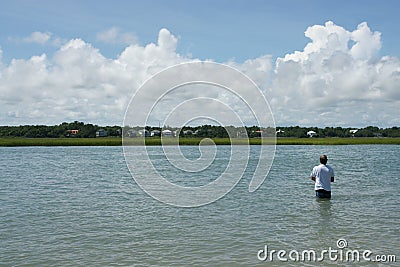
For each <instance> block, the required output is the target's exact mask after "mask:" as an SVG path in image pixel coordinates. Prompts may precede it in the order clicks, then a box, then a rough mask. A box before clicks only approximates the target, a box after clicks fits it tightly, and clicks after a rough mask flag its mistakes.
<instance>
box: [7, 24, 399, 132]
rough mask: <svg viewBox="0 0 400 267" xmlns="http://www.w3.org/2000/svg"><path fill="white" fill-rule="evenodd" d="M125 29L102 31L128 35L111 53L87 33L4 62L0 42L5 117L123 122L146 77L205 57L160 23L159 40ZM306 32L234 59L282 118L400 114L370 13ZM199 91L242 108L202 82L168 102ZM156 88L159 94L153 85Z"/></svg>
mask: <svg viewBox="0 0 400 267" xmlns="http://www.w3.org/2000/svg"><path fill="white" fill-rule="evenodd" d="M124 34H125V33H123V32H121V31H120V30H119V29H117V28H111V29H109V30H107V31H105V32H104V33H103V35H99V36H98V38H99V40H102V41H104V42H106V41H108V42H111V40H118V42H119V43H126V44H127V46H126V47H125V48H124V49H123V51H122V52H121V53H120V55H119V56H118V57H117V58H107V57H106V56H104V55H103V54H102V53H101V52H100V50H99V49H98V48H96V47H94V46H93V45H92V44H90V43H88V42H86V41H84V40H82V39H79V38H77V39H72V40H69V41H62V42H60V44H62V45H61V46H60V47H59V49H58V50H57V51H56V52H55V53H54V54H53V55H47V54H42V55H34V56H32V57H31V58H29V59H13V60H11V62H10V63H9V64H5V63H2V61H1V58H2V53H3V52H2V51H1V49H0V95H1V96H2V97H1V98H0V121H1V124H3V125H7V124H12V125H19V124H58V123H61V122H62V121H74V120H79V121H85V122H90V123H97V124H103V125H104V124H121V123H122V120H123V117H124V112H125V109H126V107H127V105H128V102H129V100H130V98H131V97H132V95H133V93H134V92H135V91H136V90H137V89H138V88H139V87H140V86H141V85H142V84H143V82H145V81H146V80H147V79H148V78H150V77H151V76H152V75H154V74H156V73H158V72H160V71H162V70H163V69H165V68H167V67H170V66H173V65H176V64H180V63H184V62H191V61H199V60H198V59H195V58H192V57H190V56H183V55H180V54H179V53H178V52H177V51H176V50H177V46H178V42H179V39H178V38H176V37H175V36H174V35H173V34H171V33H170V32H169V31H168V30H167V29H161V30H160V31H159V34H158V39H157V42H155V43H148V44H146V45H139V44H137V42H136V41H135V38H134V36H130V35H129V34H128V35H126V36H125V37H124ZM305 35H306V36H307V37H308V38H310V42H309V43H308V44H307V45H306V46H305V47H304V48H302V49H300V50H301V51H294V52H293V53H289V54H287V55H285V56H284V57H282V58H277V60H276V61H275V62H274V60H273V57H272V56H271V55H264V56H260V57H258V58H254V59H248V60H246V61H244V62H243V63H238V62H233V61H229V62H226V64H227V65H229V66H232V67H235V68H237V69H238V70H240V71H242V72H243V73H245V74H246V75H248V76H249V77H250V78H251V79H253V81H254V82H255V83H256V84H257V85H258V86H259V87H260V89H261V90H262V91H263V93H264V94H265V96H266V98H267V99H268V100H269V101H270V104H271V108H272V111H273V113H274V116H275V121H276V124H277V125H306V126H307V125H317V126H336V125H338V126H340V125H343V126H356V127H357V126H366V125H378V126H379V125H382V126H393V125H399V124H400V120H399V118H400V112H399V110H400V109H399V108H398V107H399V106H400V105H399V104H400V88H399V84H400V60H399V58H397V57H393V56H384V57H378V54H379V51H380V48H381V45H382V44H381V34H380V33H379V32H376V31H375V32H374V31H372V30H371V29H370V28H369V26H368V25H367V23H361V24H360V25H358V27H357V28H356V29H354V30H353V31H351V30H347V29H344V28H343V27H341V26H338V25H336V24H334V23H333V22H327V23H325V25H314V26H311V27H309V28H308V29H307V30H306V32H305ZM31 36H33V35H31ZM40 36H41V38H39V37H40ZM35 38H36V40H37V41H40V40H41V42H49V41H51V40H52V37H51V35H49V36H48V38H49V39H46V35H40V34H38V35H37V36H36V37H35ZM33 39H34V38H33ZM33 39H32V40H33ZM210 75H213V76H214V77H219V75H220V74H219V73H210ZM219 78H220V77H219ZM226 78H227V79H231V77H226ZM199 88H200V89H199ZM199 91H201V92H202V94H203V95H206V96H208V97H213V98H216V99H218V100H219V101H224V102H225V103H228V105H229V106H230V107H231V108H232V109H234V110H237V111H238V112H241V110H242V107H241V106H240V101H239V100H238V99H237V97H236V98H235V97H234V96H232V95H229V94H228V93H227V92H226V91H224V90H212V89H210V88H206V87H204V86H203V87H196V86H192V87H187V88H184V90H181V91H180V92H178V91H176V92H175V93H174V94H171V95H169V97H167V98H166V99H165V101H164V102H163V103H164V104H165V105H166V106H168V105H174V103H175V105H177V104H179V103H181V102H182V101H184V100H188V99H191V98H193V97H197V96H199V95H198V92H199ZM148 94H149V96H152V95H151V94H152V92H151V91H149V92H148ZM143 101H146V99H144V100H143ZM250 101H251V100H250ZM190 103H192V102H190ZM160 107H162V106H160ZM168 107H169V106H168ZM201 109H207V111H208V112H209V113H210V112H211V111H215V112H216V113H218V107H215V102H210V103H209V105H207V104H204V103H203V104H202V105H197V106H196V105H195V104H193V106H192V107H191V110H192V111H193V112H194V111H196V112H197V113H199V112H198V111H199V110H201ZM159 112H160V113H163V110H159Z"/></svg>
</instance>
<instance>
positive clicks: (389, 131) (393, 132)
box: [0, 121, 400, 138]
mask: <svg viewBox="0 0 400 267" xmlns="http://www.w3.org/2000/svg"><path fill="white" fill-rule="evenodd" d="M122 135H123V136H124V137H132V138H135V137H160V136H171V137H177V136H179V137H186V138H204V137H208V138H260V137H272V136H275V135H276V137H278V138H279V137H286V138H309V137H313V138H327V137H328V138H329V137H331V138H332V137H341V138H346V137H400V127H391V128H379V127H376V126H368V127H365V128H343V127H325V128H318V127H300V126H289V127H287V126H286V127H276V128H260V127H258V126H246V127H235V126H226V127H222V126H215V125H202V126H195V127H191V126H185V127H182V128H176V127H169V126H166V127H152V126H146V127H139V126H136V127H121V126H117V125H114V126H99V125H95V124H90V123H83V122H78V121H74V122H70V123H67V122H63V123H61V124H59V125H53V126H48V125H20V126H0V138H1V137H25V138H96V137H97V138H102V137H121V136H122Z"/></svg>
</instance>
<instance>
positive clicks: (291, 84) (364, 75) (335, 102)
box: [272, 22, 400, 126]
mask: <svg viewBox="0 0 400 267" xmlns="http://www.w3.org/2000/svg"><path fill="white" fill-rule="evenodd" d="M305 36H307V37H308V38H310V39H311V42H309V43H308V44H307V45H306V46H305V47H304V49H303V51H295V52H294V53H291V54H287V55H285V57H283V58H278V59H277V61H276V67H275V75H274V78H273V90H272V95H273V96H272V97H273V100H272V106H273V108H275V116H276V117H277V120H278V121H286V123H288V124H300V125H301V124H307V125H320V124H322V125H355V126H358V125H366V124H367V125H368V124H374V125H383V124H384V125H398V124H399V123H400V120H399V115H400V113H399V109H398V107H399V104H400V98H399V90H400V88H399V86H398V81H399V79H400V75H399V68H400V64H399V60H398V58H394V57H382V58H378V57H377V53H378V51H379V49H380V48H381V39H380V36H381V34H380V33H379V32H373V31H371V29H370V28H369V27H368V25H367V23H365V22H363V23H361V24H360V25H358V27H357V29H356V30H354V31H348V30H346V29H344V28H343V27H340V26H338V25H335V24H334V23H333V22H327V23H325V25H314V26H312V27H309V28H308V29H307V30H306V32H305Z"/></svg>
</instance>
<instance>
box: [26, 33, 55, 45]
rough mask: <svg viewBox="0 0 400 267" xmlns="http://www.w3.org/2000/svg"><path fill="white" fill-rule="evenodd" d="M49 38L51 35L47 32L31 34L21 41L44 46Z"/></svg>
mask: <svg viewBox="0 0 400 267" xmlns="http://www.w3.org/2000/svg"><path fill="white" fill-rule="evenodd" d="M50 38H51V33H49V32H38V31H37V32H32V33H31V34H30V35H29V36H27V37H25V38H24V39H23V41H24V42H26V43H37V44H45V43H47V42H48V41H49V40H50Z"/></svg>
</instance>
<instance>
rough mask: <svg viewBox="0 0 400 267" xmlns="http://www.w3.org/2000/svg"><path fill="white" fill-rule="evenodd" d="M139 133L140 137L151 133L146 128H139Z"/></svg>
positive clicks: (148, 135)
mask: <svg viewBox="0 0 400 267" xmlns="http://www.w3.org/2000/svg"><path fill="white" fill-rule="evenodd" d="M139 135H140V136H141V137H150V136H151V133H150V131H148V130H140V131H139Z"/></svg>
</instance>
